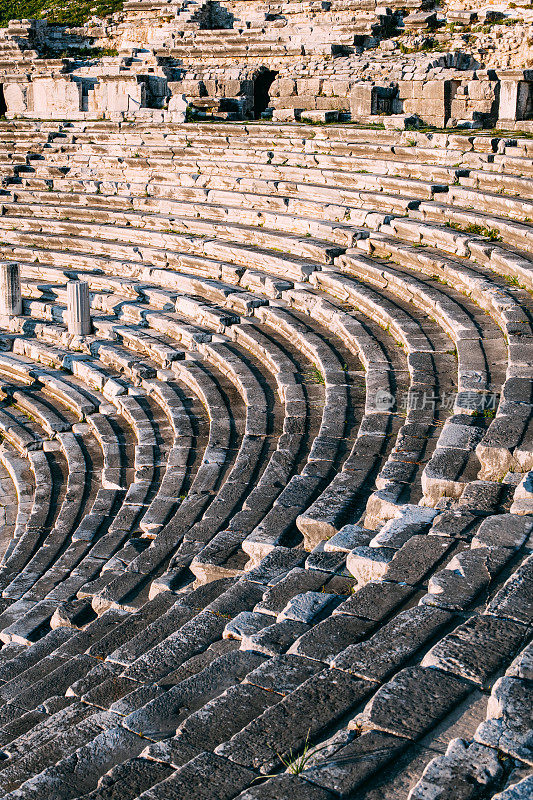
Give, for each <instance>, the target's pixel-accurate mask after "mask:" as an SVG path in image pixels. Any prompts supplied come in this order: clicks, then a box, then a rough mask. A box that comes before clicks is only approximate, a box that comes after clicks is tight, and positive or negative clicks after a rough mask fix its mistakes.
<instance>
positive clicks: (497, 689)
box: [475, 677, 533, 766]
mask: <svg viewBox="0 0 533 800" xmlns="http://www.w3.org/2000/svg"><path fill="white" fill-rule="evenodd" d="M532 718H533V694H532V692H531V687H530V684H529V682H528V681H522V680H518V679H517V678H509V677H503V678H499V679H498V680H497V681H496V683H495V684H494V688H493V690H492V692H491V696H490V699H489V703H488V707H487V721H486V722H484V723H482V724H481V725H480V726H479V728H478V729H477V731H476V736H475V738H476V741H478V742H481V743H482V744H486V745H488V746H489V747H494V748H497V749H498V750H501V751H502V752H503V753H507V754H508V755H510V756H512V757H513V758H518V759H520V761H524V762H525V763H526V764H529V765H530V766H533V733H532V731H531V719H532Z"/></svg>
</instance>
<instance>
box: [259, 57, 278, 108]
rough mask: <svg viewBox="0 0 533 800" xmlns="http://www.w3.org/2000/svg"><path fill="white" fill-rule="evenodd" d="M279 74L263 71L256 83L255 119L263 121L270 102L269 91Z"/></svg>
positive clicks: (269, 70) (267, 70) (268, 70)
mask: <svg viewBox="0 0 533 800" xmlns="http://www.w3.org/2000/svg"><path fill="white" fill-rule="evenodd" d="M277 74H278V73H277V72H273V71H272V70H271V69H263V70H262V71H261V72H260V73H259V74H258V75H257V77H256V79H255V81H254V119H261V114H262V113H263V111H265V110H266V109H267V108H268V104H269V102H270V95H269V89H270V87H271V86H272V83H273V82H274V80H275V79H276V77H277Z"/></svg>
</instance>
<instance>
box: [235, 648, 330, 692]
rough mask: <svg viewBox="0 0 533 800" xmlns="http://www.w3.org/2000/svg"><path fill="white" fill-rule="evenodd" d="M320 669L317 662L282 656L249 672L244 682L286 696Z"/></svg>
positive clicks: (268, 660)
mask: <svg viewBox="0 0 533 800" xmlns="http://www.w3.org/2000/svg"><path fill="white" fill-rule="evenodd" d="M321 669H322V664H320V662H318V661H312V660H311V659H309V658H302V657H300V656H294V655H287V654H283V655H279V656H274V657H273V658H269V659H267V660H266V661H265V662H263V664H260V665H259V666H258V667H256V669H254V670H252V671H251V672H249V673H248V675H247V676H246V678H245V679H244V681H245V683H253V684H254V685H255V686H260V687H261V688H262V689H266V690H267V691H270V692H278V693H279V694H282V695H287V694H290V692H292V691H293V690H294V689H296V688H297V687H298V686H300V684H302V683H303V682H304V681H306V680H307V679H308V678H310V677H311V676H312V675H316V673H317V672H320V671H321Z"/></svg>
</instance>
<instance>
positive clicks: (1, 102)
mask: <svg viewBox="0 0 533 800" xmlns="http://www.w3.org/2000/svg"><path fill="white" fill-rule="evenodd" d="M6 111H7V106H6V101H5V99H4V87H3V86H2V84H1V83H0V117H5V115H6Z"/></svg>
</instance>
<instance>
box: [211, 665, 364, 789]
mask: <svg viewBox="0 0 533 800" xmlns="http://www.w3.org/2000/svg"><path fill="white" fill-rule="evenodd" d="M370 686H371V684H369V683H368V682H367V681H361V680H358V679H357V678H352V677H351V676H349V675H347V674H346V673H344V672H337V671H336V670H333V671H331V670H325V671H324V672H321V673H319V674H318V675H314V676H313V677H311V678H309V679H308V680H307V681H306V682H305V683H303V684H302V685H301V686H300V687H299V688H298V689H296V690H295V691H294V692H291V694H289V695H287V697H285V698H284V699H283V700H282V701H281V702H280V703H278V704H277V705H275V706H272V707H271V708H269V709H267V711H265V713H264V714H262V715H261V716H260V717H257V719H254V720H253V722H250V724H249V725H247V726H246V727H245V728H243V729H242V730H241V731H239V733H236V734H235V735H234V736H233V737H232V738H231V739H229V740H228V741H226V742H224V744H221V745H220V746H219V747H217V748H216V752H217V753H218V754H219V755H222V756H224V757H225V758H229V760H230V761H234V762H235V763H237V764H242V765H243V766H247V767H248V768H251V769H258V770H259V771H260V772H262V773H263V774H265V773H269V772H271V771H272V770H273V769H275V768H278V767H280V766H281V760H280V758H279V756H283V757H284V758H287V757H289V758H290V757H291V752H292V754H296V753H297V752H298V751H300V750H301V749H302V748H303V747H304V745H305V743H306V741H312V740H313V738H314V737H316V736H317V735H318V734H319V733H320V731H322V730H323V729H324V728H326V727H327V726H328V725H332V724H333V723H334V722H335V721H336V720H337V719H339V718H340V717H341V716H343V715H344V714H346V713H347V712H348V711H350V710H351V709H353V708H354V707H355V706H356V705H358V704H359V703H360V702H361V701H362V700H363V699H364V698H365V697H366V696H367V695H368V692H369V690H370Z"/></svg>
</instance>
